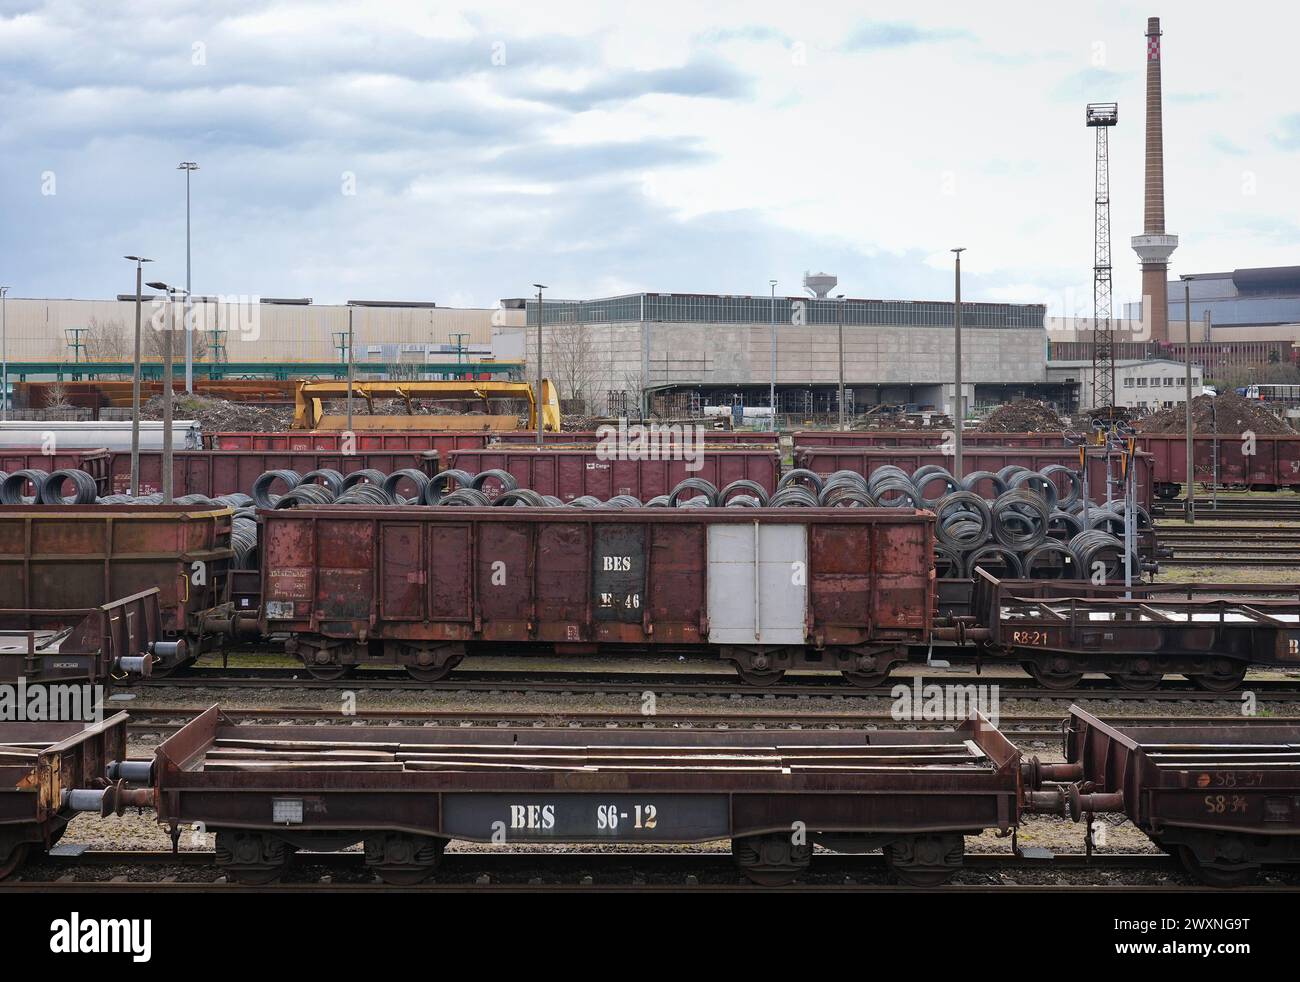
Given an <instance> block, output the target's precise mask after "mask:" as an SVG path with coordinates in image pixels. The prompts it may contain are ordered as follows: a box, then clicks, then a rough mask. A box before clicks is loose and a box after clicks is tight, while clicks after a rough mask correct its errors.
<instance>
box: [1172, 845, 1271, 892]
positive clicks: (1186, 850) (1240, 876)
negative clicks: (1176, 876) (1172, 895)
mask: <svg viewBox="0 0 1300 982" xmlns="http://www.w3.org/2000/svg"><path fill="white" fill-rule="evenodd" d="M1178 858H1179V859H1181V860H1182V862H1183V866H1184V867H1185V868H1186V869H1187V872H1189V873H1191V874H1192V876H1194V877H1196V878H1197V879H1198V880H1200V881H1201V882H1202V883H1204V884H1206V885H1208V886H1212V887H1241V886H1247V885H1249V884H1251V883H1253V882H1255V878H1256V877H1257V876H1258V875H1259V866H1257V865H1255V864H1253V863H1240V864H1238V865H1236V866H1233V867H1232V868H1230V869H1224V868H1223V867H1220V866H1206V865H1204V864H1203V863H1202V862H1201V861H1200V859H1199V858H1197V855H1196V853H1195V852H1194V851H1193V850H1192V849H1191V848H1190V847H1189V846H1179V847H1178Z"/></svg>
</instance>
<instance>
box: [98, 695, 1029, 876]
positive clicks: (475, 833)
mask: <svg viewBox="0 0 1300 982" xmlns="http://www.w3.org/2000/svg"><path fill="white" fill-rule="evenodd" d="M118 770H121V771H122V772H123V773H130V774H132V775H135V774H137V773H139V774H140V775H141V777H148V779H149V782H150V786H149V787H141V788H134V789H124V788H122V787H121V786H115V787H113V788H110V789H107V791H104V792H100V793H99V794H98V795H95V794H88V795H86V796H85V797H86V798H88V799H90V800H88V801H87V803H86V805H85V807H87V808H91V809H93V810H95V811H98V812H100V813H101V814H103V813H110V812H113V811H117V812H118V813H119V814H120V811H121V808H122V807H123V806H125V805H136V804H152V805H153V806H154V808H156V810H157V815H158V820H159V821H160V822H162V823H164V824H166V825H169V826H170V827H171V828H172V829H180V828H184V827H188V826H191V825H193V824H194V823H202V827H203V828H206V829H209V830H212V831H215V833H216V840H217V841H216V860H217V862H218V863H219V864H220V865H221V866H222V868H223V869H225V870H226V872H227V873H228V874H229V875H230V876H231V877H232V878H234V879H236V880H240V881H244V882H251V883H266V882H269V881H272V880H274V879H277V878H278V877H279V876H280V875H281V873H282V872H283V870H284V869H285V867H286V865H287V864H288V862H289V861H290V859H291V857H292V855H293V853H294V852H295V851H296V850H298V849H304V850H312V851H327V850H338V849H345V848H348V847H349V846H352V845H355V844H357V843H363V844H364V850H365V851H364V855H365V863H366V867H367V868H368V869H369V870H370V871H371V872H373V873H375V874H377V875H378V876H379V877H381V878H382V879H383V880H385V881H386V882H388V883H392V884H413V883H418V882H420V881H421V880H424V879H426V878H428V877H429V876H430V875H432V874H433V873H434V872H435V870H436V868H437V865H438V862H439V859H440V858H441V856H442V854H443V850H444V847H445V846H446V844H447V843H448V842H449V841H451V840H453V839H461V840H467V841H474V842H496V841H499V836H500V835H502V834H504V836H505V838H506V841H508V842H510V843H514V842H552V843H554V842H569V843H600V844H601V845H602V846H608V845H622V844H628V845H634V846H644V845H652V844H678V843H686V842H710V841H716V840H718V839H730V840H731V845H732V854H733V855H734V857H735V859H736V863H737V865H738V866H739V867H740V870H741V871H742V872H743V873H744V874H745V875H747V876H748V877H750V878H751V879H752V880H754V881H756V882H758V883H762V884H781V883H788V882H790V881H792V880H794V879H795V878H796V877H798V876H799V875H800V874H801V873H802V872H804V870H806V869H807V868H808V866H809V864H810V862H811V863H814V864H815V863H816V860H814V859H813V857H812V852H813V846H814V844H816V845H820V846H823V847H825V848H827V849H829V850H832V851H835V852H844V853H857V852H869V851H871V850H874V849H881V850H883V851H884V854H885V861H886V863H887V864H888V865H889V867H890V868H891V869H892V870H893V872H894V873H895V875H896V876H898V877H899V878H900V879H902V880H903V881H904V882H908V883H912V884H915V885H922V886H928V885H934V884H938V883H942V882H944V881H946V880H947V879H948V878H950V877H951V876H952V874H953V873H954V872H955V871H956V870H957V869H959V868H960V866H961V863H962V856H963V852H964V838H963V837H964V836H965V835H973V834H978V833H979V832H981V831H983V830H985V829H996V830H998V831H999V832H1001V833H1003V834H1005V833H1007V832H1008V831H1010V830H1011V829H1012V828H1013V827H1014V826H1015V825H1016V824H1017V822H1018V821H1019V817H1020V812H1021V808H1020V804H1021V798H1022V794H1023V785H1022V776H1021V775H1022V765H1021V757H1020V753H1019V752H1018V751H1017V750H1016V748H1015V747H1014V746H1013V745H1012V744H1011V743H1010V742H1009V741H1008V740H1007V739H1006V738H1005V737H1004V736H1003V735H1002V734H1001V733H999V732H998V730H997V729H995V728H994V727H993V726H992V725H991V724H990V723H989V722H988V721H987V720H986V719H984V717H982V716H980V715H979V714H977V713H976V714H972V716H971V718H970V719H968V720H966V721H965V722H963V723H961V724H960V725H959V726H958V727H957V728H956V729H955V730H954V731H949V732H941V731H889V730H834V731H826V730H806V731H797V730H780V731H772V730H707V729H706V730H694V731H681V730H677V731H666V730H655V731H654V732H653V733H650V732H647V731H638V730H628V729H623V730H609V729H583V730H575V729H572V728H563V729H534V728H532V727H527V728H520V729H513V728H512V729H496V728H494V729H486V728H473V729H463V728H456V729H444V728H436V727H426V726H377V727H376V726H370V727H367V726H262V725H247V724H238V725H237V724H235V723H233V722H232V721H231V720H230V719H229V718H227V717H226V716H225V715H224V714H223V713H222V712H221V711H220V709H219V708H218V707H216V706H213V707H212V708H211V709H208V710H207V711H206V712H204V713H203V714H202V715H200V716H198V717H196V718H195V719H194V720H193V721H191V722H190V723H188V724H186V725H185V726H184V727H183V728H182V729H180V730H179V731H178V732H176V733H175V734H173V735H172V736H170V737H169V738H168V739H167V740H166V742H164V743H163V744H162V745H161V746H160V747H159V748H158V749H157V751H156V753H155V756H154V759H153V761H152V762H144V761H141V762H136V761H131V762H129V763H128V764H127V765H126V766H125V767H120V768H118ZM96 798H97V799H98V800H96ZM793 827H803V828H806V830H807V833H808V834H807V837H806V841H803V842H796V841H794V837H792V835H791V829H792V828H793Z"/></svg>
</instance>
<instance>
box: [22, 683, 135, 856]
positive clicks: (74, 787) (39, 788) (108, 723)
mask: <svg viewBox="0 0 1300 982" xmlns="http://www.w3.org/2000/svg"><path fill="white" fill-rule="evenodd" d="M87 708H89V707H87ZM126 724H127V715H126V713H118V714H117V715H115V716H111V717H109V718H108V719H106V720H103V721H101V722H98V723H76V722H60V723H51V722H28V721H6V722H0V880H2V879H4V878H5V877H6V876H8V875H9V874H11V873H13V872H14V871H15V870H17V869H18V867H20V866H21V865H22V864H23V862H24V861H25V860H26V859H27V858H28V856H29V855H30V854H31V853H32V852H41V853H43V852H46V851H48V850H49V849H51V848H52V847H53V846H54V845H55V844H56V843H57V842H58V841H59V838H60V837H61V836H62V835H63V831H64V829H66V828H67V825H68V822H69V821H70V820H71V819H72V818H73V816H74V815H76V813H77V811H78V808H77V807H76V805H77V802H76V801H75V800H74V798H73V792H74V791H78V790H87V791H92V792H93V791H95V790H96V789H101V788H102V787H103V785H104V783H105V780H104V772H105V768H106V767H107V765H108V763H109V762H110V761H115V760H125V759H126Z"/></svg>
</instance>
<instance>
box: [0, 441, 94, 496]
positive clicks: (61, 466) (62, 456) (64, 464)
mask: <svg viewBox="0 0 1300 982" xmlns="http://www.w3.org/2000/svg"><path fill="white" fill-rule="evenodd" d="M30 468H35V469H37V470H42V471H45V473H47V474H49V473H52V472H54V471H57V470H65V469H76V470H83V471H85V472H86V473H87V474H89V475H90V476H91V477H93V478H94V479H95V486H96V487H97V488H98V489H99V493H100V494H108V493H109V490H108V489H109V484H110V482H109V477H108V468H109V455H108V451H107V450H104V449H102V448H101V449H91V450H60V451H59V452H58V453H53V454H47V453H45V452H44V451H42V450H41V449H40V448H38V447H32V448H30V449H29V448H14V447H9V448H6V449H3V450H0V471H4V472H5V473H6V474H12V473H13V472H14V471H20V470H27V469H30ZM30 492H31V487H30V486H29V487H28V488H27V491H26V492H25V493H27V494H28V495H29V496H30Z"/></svg>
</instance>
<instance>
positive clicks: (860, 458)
mask: <svg viewBox="0 0 1300 982" xmlns="http://www.w3.org/2000/svg"><path fill="white" fill-rule="evenodd" d="M998 435H1002V434H998ZM1137 459H1138V489H1137V491H1138V503H1139V504H1141V505H1142V506H1144V507H1145V508H1147V509H1148V510H1150V508H1151V504H1152V501H1153V500H1154V499H1153V487H1154V482H1155V477H1154V467H1155V458H1154V457H1152V456H1151V455H1150V454H1143V453H1139V454H1138V458H1137ZM952 462H953V458H952V454H951V453H946V452H944V451H943V450H940V449H938V448H918V447H809V446H799V445H798V444H796V445H795V450H794V463H795V466H796V467H806V468H808V470H811V471H816V472H817V473H818V474H821V475H823V476H826V475H829V474H831V473H833V472H835V471H838V470H850V471H856V472H857V473H859V474H863V475H867V474H871V473H873V472H874V471H876V470H877V469H879V468H881V467H884V466H885V465H886V464H893V465H894V466H895V467H899V468H901V469H902V470H904V471H906V472H907V473H908V474H911V473H913V472H914V471H916V470H917V469H919V468H921V467H924V466H926V465H927V464H933V465H935V466H938V467H944V468H951V467H952ZM1107 463H1108V458H1107V456H1106V454H1105V452H1104V451H1101V450H1096V449H1090V450H1089V451H1088V497H1089V498H1091V499H1092V500H1093V501H1097V502H1101V503H1105V501H1106V478H1107ZM1010 464H1019V465H1021V466H1022V467H1027V468H1029V469H1030V470H1034V471H1039V470H1042V469H1043V468H1044V467H1047V466H1049V465H1051V464H1063V465H1064V466H1066V467H1069V468H1070V469H1071V470H1076V471H1077V470H1078V469H1079V450H1078V448H1077V447H1057V448H1044V447H1007V446H997V447H989V446H975V447H971V448H970V449H968V450H965V451H963V454H962V467H963V469H964V471H965V473H967V474H970V473H972V472H974V471H992V472H994V473H997V472H998V471H999V470H1001V469H1002V468H1003V467H1006V466H1008V465H1010ZM1109 466H1110V470H1111V473H1112V475H1113V477H1115V478H1118V477H1119V474H1120V464H1119V458H1118V457H1117V456H1111V457H1110V458H1109Z"/></svg>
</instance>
